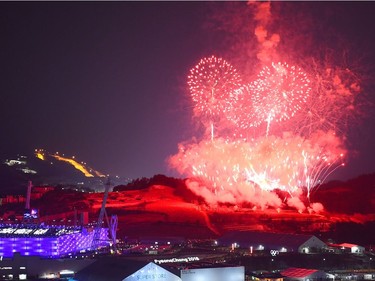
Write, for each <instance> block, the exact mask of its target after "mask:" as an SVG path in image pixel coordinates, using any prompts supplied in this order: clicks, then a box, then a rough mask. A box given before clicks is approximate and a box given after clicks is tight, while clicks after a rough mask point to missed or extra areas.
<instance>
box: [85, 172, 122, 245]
mask: <svg viewBox="0 0 375 281" xmlns="http://www.w3.org/2000/svg"><path fill="white" fill-rule="evenodd" d="M110 187H111V182H110V180H109V178H108V180H107V183H106V185H105V189H104V196H103V201H102V207H101V208H100V212H99V218H98V221H97V223H96V226H95V229H94V236H93V240H92V244H91V249H92V250H96V249H98V248H99V247H100V245H101V239H100V232H101V229H102V226H103V219H104V216H106V221H107V224H108V228H109V235H110V238H111V240H112V247H113V250H114V251H115V252H117V248H116V230H117V216H116V215H113V216H112V217H111V221H110V222H109V220H108V216H107V212H106V210H105V205H106V203H107V199H108V193H109V189H110Z"/></svg>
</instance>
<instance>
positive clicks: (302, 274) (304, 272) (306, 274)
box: [280, 267, 334, 281]
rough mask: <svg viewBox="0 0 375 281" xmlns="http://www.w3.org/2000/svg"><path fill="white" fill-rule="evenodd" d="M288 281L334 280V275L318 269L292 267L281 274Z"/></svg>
mask: <svg viewBox="0 0 375 281" xmlns="http://www.w3.org/2000/svg"><path fill="white" fill-rule="evenodd" d="M280 274H281V275H282V276H284V280H286V281H313V280H322V281H323V280H334V275H333V274H328V273H325V272H323V271H321V270H317V269H306V268H295V267H291V268H288V269H285V270H283V271H281V272H280Z"/></svg>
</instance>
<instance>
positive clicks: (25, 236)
mask: <svg viewBox="0 0 375 281" xmlns="http://www.w3.org/2000/svg"><path fill="white" fill-rule="evenodd" d="M99 232H100V233H99V237H100V238H99V240H100V241H101V242H100V244H99V247H106V246H108V245H109V239H108V229H107V228H101V229H99ZM93 239H94V229H92V228H91V229H90V228H86V227H83V226H47V225H40V224H38V225H31V224H1V225H0V256H2V257H4V258H11V257H13V255H14V253H20V255H22V256H41V257H51V258H58V257H62V256H66V255H69V254H71V255H74V254H78V253H80V252H84V251H88V250H93V249H92V245H93Z"/></svg>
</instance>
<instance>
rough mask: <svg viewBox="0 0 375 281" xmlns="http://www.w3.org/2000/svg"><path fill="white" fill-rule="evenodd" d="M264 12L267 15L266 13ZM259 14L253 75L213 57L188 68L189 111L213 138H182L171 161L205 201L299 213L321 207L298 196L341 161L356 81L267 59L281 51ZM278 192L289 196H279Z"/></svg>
mask: <svg viewBox="0 0 375 281" xmlns="http://www.w3.org/2000/svg"><path fill="white" fill-rule="evenodd" d="M260 8H261V6H260ZM269 8H270V7H269V6H267V9H268V11H269ZM265 16H266V18H267V19H269V17H270V14H269V13H267V14H265ZM257 20H258V21H259V24H260V25H259V26H257V27H256V30H255V34H256V36H257V39H258V41H259V44H260V53H261V54H262V55H261V56H259V54H258V55H257V58H258V59H259V60H260V62H261V63H262V65H261V70H260V72H259V74H258V75H257V76H256V78H255V79H253V81H250V82H248V81H247V82H246V83H242V82H241V79H240V76H239V74H238V73H237V71H236V69H235V68H234V67H233V66H231V65H230V64H229V63H228V62H226V61H225V60H223V59H221V58H216V57H214V56H212V57H210V58H204V59H202V60H201V61H200V62H199V64H198V65H196V66H195V67H193V68H192V69H191V71H190V75H189V76H188V85H189V87H190V94H191V99H192V101H193V105H194V109H193V112H194V116H195V117H197V118H198V119H199V121H200V122H201V123H202V124H203V126H205V129H206V132H208V131H211V138H208V134H206V135H205V136H204V137H203V139H201V140H196V141H194V142H191V143H183V144H180V145H179V151H178V153H177V154H176V155H174V156H172V157H171V158H170V164H171V166H172V167H173V168H175V169H177V171H179V172H180V173H181V174H184V175H187V176H188V177H190V180H189V181H188V185H189V187H190V189H192V190H193V191H194V192H196V193H197V194H199V195H201V196H203V197H204V198H205V199H206V201H207V202H208V203H210V204H217V203H218V202H228V203H233V204H241V203H251V204H253V205H254V207H257V208H261V209H265V208H268V207H273V208H276V209H277V208H280V207H282V206H285V205H287V206H289V207H293V208H295V209H297V210H298V211H300V212H303V211H306V210H307V211H308V212H310V213H311V212H321V211H322V210H323V206H322V205H321V204H319V203H312V204H309V205H308V206H306V203H304V202H303V196H304V195H306V196H307V197H310V193H311V191H312V190H313V189H314V188H316V186H318V185H319V184H320V183H322V182H323V181H324V180H325V179H326V178H327V176H329V175H330V174H331V173H333V172H334V171H335V170H336V169H337V168H339V167H342V166H344V163H343V161H344V157H345V156H346V155H347V151H346V148H345V139H346V138H345V132H346V128H347V125H348V122H346V120H348V119H349V117H351V116H353V115H354V113H355V110H354V108H355V104H356V98H357V96H358V93H359V92H360V89H361V87H360V86H359V81H358V79H357V78H356V76H355V75H354V74H353V73H352V72H351V71H349V70H347V69H346V70H340V69H339V68H334V67H332V68H326V67H321V68H319V67H318V65H319V64H316V65H315V64H314V66H311V68H309V67H308V66H307V68H309V69H305V70H302V69H301V68H300V67H298V66H296V65H290V64H288V63H286V62H283V63H281V62H277V63H275V62H271V61H272V59H273V58H275V57H280V56H279V55H276V47H277V43H278V42H279V40H280V36H279V35H278V34H277V36H276V37H277V38H276V37H275V40H274V42H275V44H271V45H269V44H268V45H267V48H266V46H265V45H264V44H263V43H264V42H265V40H266V37H265V36H266V35H267V29H266V26H263V24H266V23H267V22H268V20H267V21H262V20H261V18H258V19H257ZM261 31H262V32H261ZM276 39H277V40H276ZM266 41H267V40H266ZM270 62H271V63H270ZM254 65H255V64H254ZM307 70H309V71H307ZM214 125H215V126H214ZM214 127H215V138H214V134H213V132H214ZM277 190H281V191H283V192H286V193H287V194H289V197H288V198H281V197H279V195H278V194H277V193H276V191H277Z"/></svg>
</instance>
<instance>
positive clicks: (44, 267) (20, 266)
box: [0, 253, 95, 280]
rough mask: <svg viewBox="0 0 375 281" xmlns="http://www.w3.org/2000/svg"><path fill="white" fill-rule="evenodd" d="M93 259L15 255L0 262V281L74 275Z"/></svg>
mask: <svg viewBox="0 0 375 281" xmlns="http://www.w3.org/2000/svg"><path fill="white" fill-rule="evenodd" d="M94 261H95V260H93V259H88V258H86V259H75V258H69V259H46V258H43V257H37V256H21V255H20V254H19V253H15V254H14V255H13V257H12V258H2V259H1V260H0V280H26V279H27V280H31V279H36V278H43V279H53V278H60V277H63V276H66V275H68V274H69V275H74V274H75V273H76V272H78V271H80V270H81V269H83V268H85V267H87V266H88V265H90V264H91V263H93V262H94Z"/></svg>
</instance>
